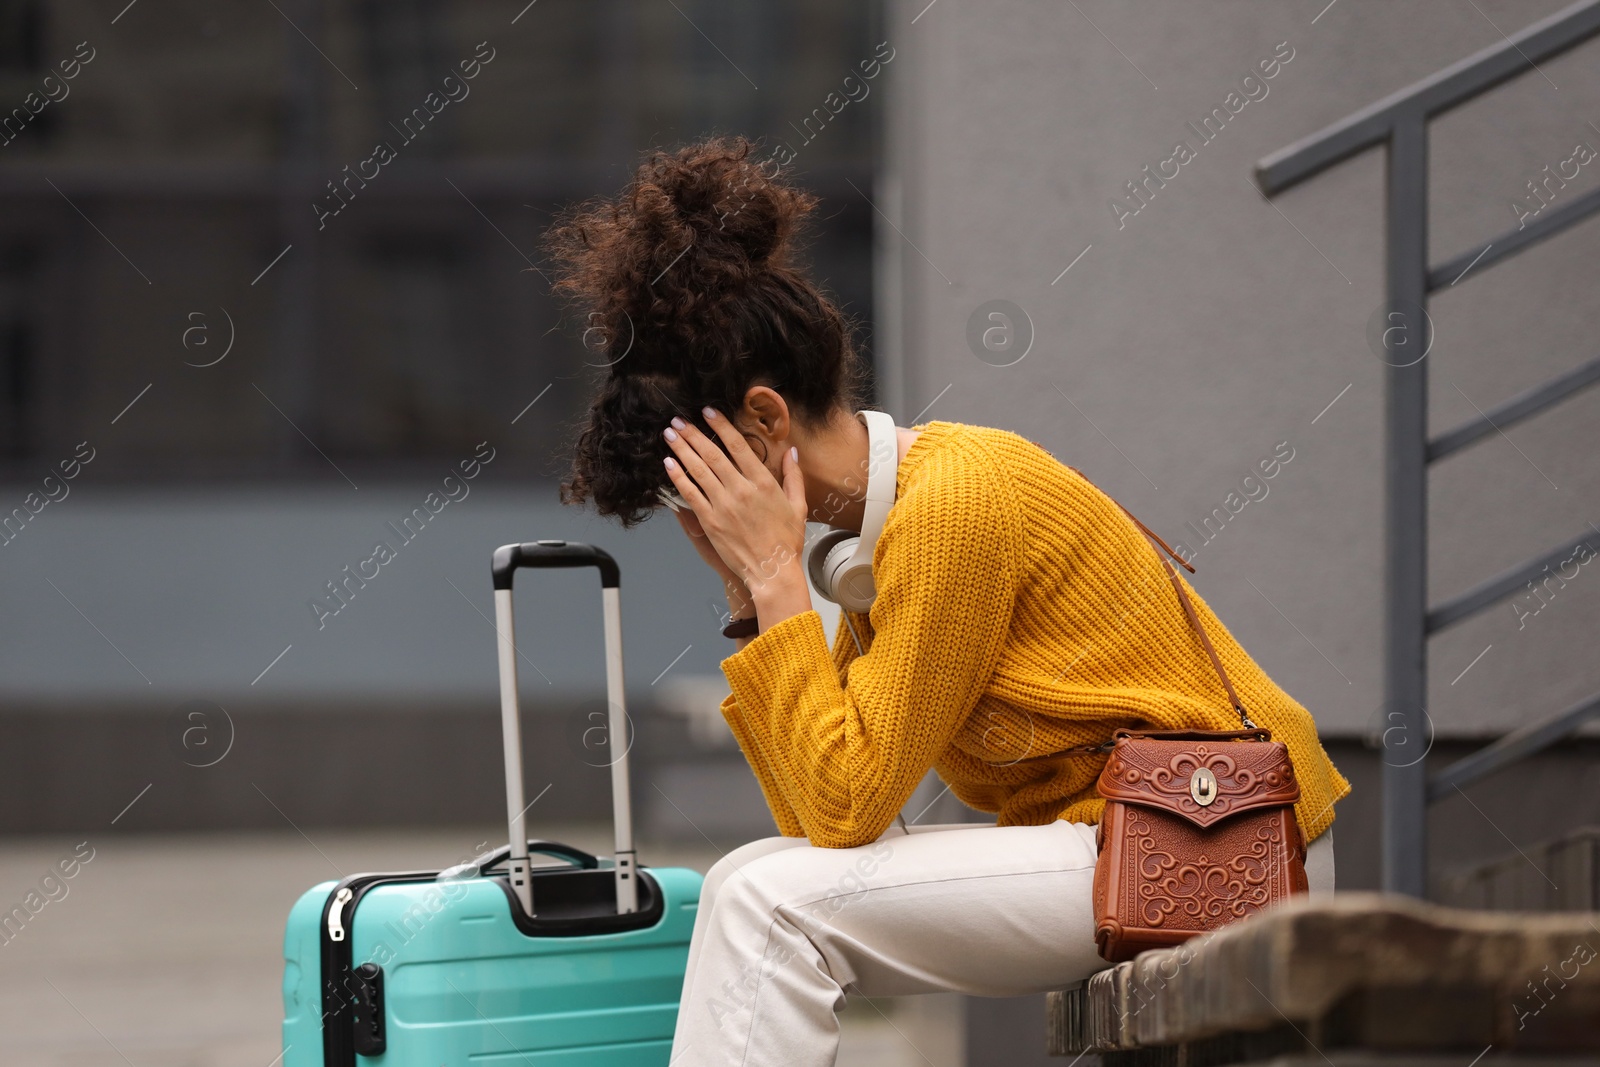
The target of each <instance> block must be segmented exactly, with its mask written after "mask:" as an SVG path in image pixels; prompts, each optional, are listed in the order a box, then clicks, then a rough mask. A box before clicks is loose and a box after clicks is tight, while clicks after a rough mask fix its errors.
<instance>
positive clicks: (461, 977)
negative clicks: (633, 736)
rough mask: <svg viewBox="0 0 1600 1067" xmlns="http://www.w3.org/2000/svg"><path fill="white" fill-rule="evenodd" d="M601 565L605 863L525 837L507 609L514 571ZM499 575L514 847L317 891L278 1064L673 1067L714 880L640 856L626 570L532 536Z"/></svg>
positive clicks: (290, 937)
mask: <svg viewBox="0 0 1600 1067" xmlns="http://www.w3.org/2000/svg"><path fill="white" fill-rule="evenodd" d="M591 566H592V567H596V568H598V569H599V571H600V584H601V598H602V602H603V606H604V609H605V640H606V695H607V703H608V705H609V708H610V721H609V724H608V725H609V729H608V731H607V735H606V736H607V738H608V740H609V741H610V742H612V751H613V752H614V753H615V755H614V756H613V757H612V758H611V760H610V764H611V788H612V807H613V815H614V819H615V823H616V851H615V854H614V855H613V856H611V857H609V858H605V859H601V858H598V857H595V856H592V855H590V854H589V853H586V852H583V851H581V850H579V849H576V848H573V847H571V846H569V845H563V844H560V843H557V842H550V841H530V840H529V839H528V836H527V829H526V823H525V815H526V807H525V806H524V801H523V788H522V757H521V753H522V744H521V717H520V713H519V710H518V706H517V668H516V638H515V629H514V623H513V619H512V612H511V585H512V578H513V576H514V575H515V573H516V571H517V570H519V569H521V568H524V567H591ZM493 572H494V586H495V615H496V630H497V631H498V634H499V659H500V708H501V723H502V730H503V736H504V741H505V763H506V811H507V815H508V820H507V821H508V823H509V831H510V833H509V840H510V841H511V842H512V843H513V844H512V845H508V846H505V847H502V848H500V849H498V850H496V851H494V852H490V853H486V854H485V855H483V856H479V857H478V858H477V859H475V860H473V861H472V862H470V863H467V864H463V865H461V866H458V867H453V868H449V869H447V870H443V871H402V872H395V873H387V874H359V875H355V876H353V877H350V878H346V879H344V880H343V881H340V882H323V883H322V884H320V885H316V886H313V887H312V888H311V889H309V890H307V891H306V893H305V894H304V895H303V896H301V897H300V899H299V900H298V901H297V902H296V903H295V905H294V907H293V908H292V909H291V910H290V912H289V922H288V931H287V933H286V935H285V937H284V946H283V955H284V969H283V1006H284V1017H283V1056H282V1059H281V1062H282V1064H283V1067H356V1065H360V1064H373V1065H383V1067H444V1065H450V1067H467V1065H468V1064H471V1065H473V1067H502V1065H503V1067H512V1065H524V1067H665V1065H666V1064H667V1061H668V1055H669V1053H670V1051H671V1048H672V1032H673V1027H674V1025H675V1024H676V1022H677V1017H678V998H679V996H680V994H681V993H682V990H683V976H684V968H685V964H686V962H687V959H688V954H689V935H690V933H691V932H692V931H693V928H694V918H695V909H696V907H697V905H698V902H699V897H700V882H701V877H700V875H699V874H697V873H695V872H694V871H690V870H684V869H679V868H664V869H656V868H644V867H639V866H638V865H637V863H636V862H635V857H634V848H633V819H632V806H631V800H630V795H629V781H628V748H629V745H630V743H631V740H630V739H629V737H628V731H627V715H626V711H625V710H624V703H623V689H622V624H621V609H620V605H619V601H618V589H619V574H618V569H617V564H616V562H615V561H614V560H613V559H612V558H611V556H609V555H608V554H607V553H605V552H603V551H602V550H600V549H598V548H595V547H593V546H591V545H585V544H579V543H577V542H569V541H533V542H529V543H527V544H520V545H505V546H503V547H502V548H500V549H498V550H496V552H495V554H494V565H493ZM618 741H621V744H617V743H616V742H618ZM536 858H537V859H539V860H541V861H543V862H541V863H539V864H535V863H534V862H533V861H534V859H536Z"/></svg>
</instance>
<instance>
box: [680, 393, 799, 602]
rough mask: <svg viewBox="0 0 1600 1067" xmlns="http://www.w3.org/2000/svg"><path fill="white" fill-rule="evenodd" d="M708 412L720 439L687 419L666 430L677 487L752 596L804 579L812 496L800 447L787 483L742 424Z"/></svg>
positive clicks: (789, 463)
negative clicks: (784, 582)
mask: <svg viewBox="0 0 1600 1067" xmlns="http://www.w3.org/2000/svg"><path fill="white" fill-rule="evenodd" d="M704 414H705V418H706V424H707V425H708V426H710V427H711V429H712V431H713V432H714V433H715V434H716V435H717V440H713V439H712V438H710V437H708V436H706V435H705V434H704V433H703V432H701V431H700V430H699V428H697V427H695V426H693V425H691V424H689V423H687V422H685V421H684V420H682V419H673V420H672V426H671V427H669V428H668V429H667V430H666V431H664V435H665V437H666V439H667V445H668V447H669V448H671V449H672V453H673V454H672V455H671V456H668V457H667V458H666V460H665V464H666V468H667V476H668V477H669V478H670V479H671V480H672V484H673V488H674V489H676V491H677V492H678V494H679V495H680V496H681V497H682V498H683V499H684V501H685V502H686V503H687V504H688V505H689V508H690V509H691V510H692V511H693V512H694V517H695V519H696V520H697V521H698V523H699V526H700V528H701V529H702V530H703V531H704V533H705V536H706V537H707V539H709V540H710V542H711V545H712V547H713V548H715V550H716V553H717V555H718V556H719V557H720V558H721V559H722V561H723V563H724V564H726V566H727V567H728V569H729V570H730V571H731V572H732V573H733V574H734V575H737V576H738V577H739V578H741V579H743V580H744V582H745V584H746V585H747V586H748V587H749V588H750V589H751V591H752V592H754V591H756V590H758V589H759V588H761V587H762V586H763V585H765V584H767V583H769V582H773V581H775V580H777V579H780V578H785V579H788V578H794V577H796V576H799V579H800V581H802V582H803V581H804V577H803V575H802V574H801V562H800V554H801V550H802V549H803V547H804V545H805V530H806V523H805V516H806V496H805V483H804V481H803V479H802V477H801V474H800V463H799V459H798V455H797V452H796V450H795V449H793V448H790V449H786V450H785V451H784V453H783V458H782V463H781V467H780V471H781V478H782V481H781V483H780V481H779V478H777V477H774V476H773V473H772V472H771V471H770V470H768V469H767V468H766V466H765V465H764V464H763V463H762V462H761V460H760V459H759V458H757V456H756V454H755V453H754V452H753V451H751V449H750V445H749V443H748V442H747V441H746V440H745V438H744V436H743V435H742V434H741V433H740V432H739V430H738V428H737V427H736V426H734V425H733V424H732V423H731V422H729V421H728V419H726V418H725V417H723V416H722V415H720V414H718V413H717V412H715V411H713V410H711V409H710V408H707V409H705V411H704ZM718 440H720V441H721V442H722V446H723V447H722V448H719V447H718V444H717V441H718ZM723 448H726V449H727V451H726V452H724V451H723ZM685 529H687V524H685ZM707 562H709V560H708V561H707Z"/></svg>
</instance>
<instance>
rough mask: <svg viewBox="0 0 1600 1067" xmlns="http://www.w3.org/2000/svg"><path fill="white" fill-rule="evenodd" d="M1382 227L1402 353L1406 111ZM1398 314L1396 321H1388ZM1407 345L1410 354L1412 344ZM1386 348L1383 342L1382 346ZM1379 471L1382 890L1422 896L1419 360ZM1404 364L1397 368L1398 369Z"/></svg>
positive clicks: (1413, 282) (1410, 117) (1415, 120)
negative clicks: (1391, 744) (1398, 743)
mask: <svg viewBox="0 0 1600 1067" xmlns="http://www.w3.org/2000/svg"><path fill="white" fill-rule="evenodd" d="M1386 184H1387V190H1386V201H1385V216H1386V217H1385V227H1386V230H1387V234H1386V237H1387V246H1388V248H1387V262H1386V264H1385V268H1386V277H1385V288H1386V290H1387V301H1388V303H1387V309H1386V311H1387V314H1388V316H1389V317H1388V318H1387V319H1386V320H1385V321H1386V323H1392V324H1395V325H1396V326H1398V327H1399V328H1400V329H1403V330H1405V331H1407V333H1408V334H1409V337H1408V338H1407V340H1408V342H1409V343H1408V345H1407V347H1406V349H1405V350H1404V351H1405V352H1406V353H1408V356H1409V354H1415V353H1416V352H1418V351H1425V350H1426V349H1425V346H1426V345H1427V344H1428V343H1429V342H1430V341H1431V339H1432V338H1431V333H1432V331H1431V329H1430V327H1429V324H1428V321H1427V318H1426V313H1427V312H1426V308H1427V300H1428V291H1427V278H1428V126H1427V116H1426V115H1425V114H1424V113H1423V112H1422V111H1421V110H1420V109H1416V110H1410V111H1408V112H1406V113H1403V114H1401V115H1397V116H1395V120H1394V125H1393V127H1392V129H1391V132H1390V135H1389V145H1388V169H1387V183H1386ZM1396 315H1398V316H1399V318H1396V317H1395V316H1396ZM1412 346H1415V347H1412ZM1384 347H1385V348H1386V349H1387V345H1385V346H1384ZM1387 362H1388V363H1389V366H1388V367H1387V370H1386V374H1387V378H1388V381H1387V390H1386V394H1387V396H1386V403H1385V424H1386V436H1387V438H1388V440H1387V442H1386V445H1387V447H1386V450H1385V451H1386V452H1387V455H1388V462H1387V465H1386V467H1385V471H1384V475H1385V478H1384V482H1385V485H1384V489H1385V497H1386V504H1387V507H1386V508H1385V523H1386V528H1385V536H1384V567H1385V575H1384V590H1385V592H1384V597H1385V604H1384V621H1385V640H1386V646H1387V647H1386V649H1385V656H1384V714H1385V720H1384V726H1385V729H1386V733H1385V737H1386V738H1387V737H1388V736H1389V735H1390V734H1398V736H1399V737H1400V738H1401V740H1402V749H1401V751H1402V753H1403V756H1402V755H1399V754H1396V753H1394V752H1391V751H1388V750H1387V747H1386V749H1385V753H1384V765H1383V888H1384V889H1385V890H1387V891H1389V892H1394V893H1405V894H1407V895H1409V896H1414V897H1421V896H1423V895H1425V893H1426V891H1427V843H1428V836H1427V817H1428V798H1427V769H1426V762H1425V761H1424V760H1423V759H1420V758H1413V754H1415V753H1418V752H1425V751H1426V749H1427V746H1428V738H1429V737H1430V729H1429V725H1428V719H1427V710H1426V708H1427V698H1428V690H1427V633H1426V630H1425V625H1426V618H1427V588H1428V575H1427V558H1428V554H1427V538H1428V528H1427V521H1428V506H1427V503H1428V493H1427V489H1428V482H1427V476H1428V470H1427V444H1428V440H1427V431H1428V418H1427V414H1428V388H1427V385H1428V376H1427V360H1426V359H1425V358H1419V359H1416V360H1415V361H1411V362H1409V363H1408V361H1407V359H1406V358H1399V357H1398V355H1395V356H1390V357H1389V358H1388V359H1387ZM1402 363H1407V365H1405V366H1400V365H1398V364H1402Z"/></svg>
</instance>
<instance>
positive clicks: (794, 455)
mask: <svg viewBox="0 0 1600 1067" xmlns="http://www.w3.org/2000/svg"><path fill="white" fill-rule="evenodd" d="M789 458H790V459H792V460H794V461H795V462H796V463H799V462H800V449H799V448H797V447H796V446H794V445H790V446H789Z"/></svg>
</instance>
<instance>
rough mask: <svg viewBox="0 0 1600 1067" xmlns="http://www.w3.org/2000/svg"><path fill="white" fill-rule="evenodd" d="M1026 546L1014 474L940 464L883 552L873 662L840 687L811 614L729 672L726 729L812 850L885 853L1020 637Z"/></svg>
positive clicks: (984, 462)
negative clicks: (769, 780) (900, 815)
mask: <svg viewBox="0 0 1600 1067" xmlns="http://www.w3.org/2000/svg"><path fill="white" fill-rule="evenodd" d="M1020 541H1021V533H1020V516H1019V515H1018V514H1017V512H1016V508H1015V505H1014V503H1013V501H1012V498H1011V494H1010V491H1009V485H1008V483H1007V482H1006V481H1005V476H1004V473H1003V472H1002V471H1000V470H999V469H998V468H997V467H996V466H995V465H994V464H993V463H992V462H991V461H989V460H988V459H987V456H986V454H979V455H978V456H977V457H974V455H973V454H972V453H971V452H970V451H968V450H960V451H956V450H950V451H948V452H947V451H946V450H943V449H941V450H939V451H938V452H936V453H934V454H932V455H930V456H928V457H927V459H926V460H925V461H924V463H923V465H922V468H921V469H920V470H919V471H918V478H917V480H916V482H915V483H913V485H911V486H910V487H908V488H907V490H906V492H905V493H903V494H902V496H901V498H900V500H899V501H898V502H897V503H896V505H895V507H894V508H893V510H892V511H891V512H890V515H889V520H888V522H887V523H886V524H885V527H884V531H883V535H882V536H881V537H880V538H879V541H878V547H877V550H876V552H875V554H874V560H873V564H874V565H873V573H874V577H875V579H876V583H877V589H878V596H877V600H876V601H875V602H874V604H873V606H872V610H871V613H870V616H869V618H870V622H871V628H872V637H871V643H870V644H869V645H868V647H867V652H866V654H865V655H859V656H856V657H855V658H854V659H849V658H848V657H841V659H844V660H846V661H847V663H846V664H845V667H844V671H843V676H842V677H841V674H840V671H839V667H838V666H837V665H836V663H835V660H834V658H833V656H832V654H831V653H830V651H829V649H828V642H827V638H826V636H825V635H824V633H823V629H822V619H821V617H820V616H819V615H818V614H817V612H815V611H807V612H804V613H802V614H799V615H794V616H791V617H789V618H787V619H784V620H783V621H781V622H779V623H777V624H776V625H773V626H771V627H769V628H768V629H767V630H766V631H764V632H763V633H762V634H761V635H760V636H758V637H756V638H755V639H754V640H752V641H751V642H750V643H749V644H748V645H746V646H745V647H744V648H743V649H741V650H740V651H738V652H736V653H734V654H733V655H732V656H730V657H728V658H727V659H725V660H724V661H723V663H722V667H723V670H724V672H725V673H726V674H727V676H728V683H729V686H730V688H731V689H732V692H733V696H732V701H733V702H734V703H736V704H737V706H738V709H739V711H740V717H739V720H738V723H737V725H736V724H735V722H734V721H733V720H732V719H730V723H729V725H730V726H733V728H734V730H735V733H739V732H740V731H741V730H743V735H742V736H741V738H740V743H741V744H742V745H746V746H747V747H746V752H747V754H749V753H750V752H752V751H753V752H755V753H757V754H759V755H760V756H761V757H762V758H763V759H764V761H765V765H766V767H767V768H768V769H769V770H770V772H771V774H772V777H773V783H774V785H775V788H776V791H777V792H779V793H781V794H782V798H783V800H784V801H786V802H787V804H788V807H789V809H790V810H792V812H793V813H794V815H795V817H796V818H797V819H798V820H799V823H800V825H801V827H802V828H803V829H804V831H805V834H806V836H807V837H808V838H810V840H811V843H812V844H813V845H819V846H822V847H828V848H849V847H852V846H856V845H862V844H866V843H868V842H870V841H873V840H875V839H876V838H877V837H878V835H880V834H881V833H882V832H883V831H884V830H885V829H887V828H888V826H889V824H890V823H891V822H892V821H893V819H894V816H895V814H896V813H897V812H898V811H899V810H900V809H901V808H902V807H903V806H904V805H905V803H906V801H907V800H908V799H909V798H910V796H911V793H912V791H913V790H915V789H916V787H917V785H918V783H919V782H921V781H922V778H923V776H924V775H925V774H926V773H927V771H928V769H929V768H930V767H931V766H932V765H933V763H934V762H935V760H937V759H938V757H939V756H940V754H941V753H943V752H944V750H945V749H946V748H947V747H948V746H949V744H950V741H951V738H952V737H954V735H955V734H956V732H957V731H958V730H959V729H960V728H961V726H962V724H963V723H964V721H965V720H966V718H967V716H968V715H969V714H971V712H972V709H973V707H974V706H975V705H976V703H977V701H978V698H979V697H980V696H981V695H982V693H983V692H984V689H985V688H986V686H987V684H988V681H989V678H990V676H991V675H992V673H993V671H994V668H995V665H996V663H997V662H998V660H999V657H1000V652H1001V649H1002V647H1003V644H1004V641H1005V636H1006V632H1007V629H1008V627H1009V626H1010V622H1011V614H1012V608H1013V604H1014V601H1015V598H1016V591H1017V585H1018V571H1019V568H1020V566H1021V555H1022V552H1021V545H1020ZM865 636H866V635H863V637H865ZM752 763H754V761H752ZM758 774H759V772H758ZM771 800H772V797H771V794H770V793H769V803H771ZM774 817H775V818H777V817H778V808H777V806H774ZM780 825H781V820H780Z"/></svg>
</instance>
